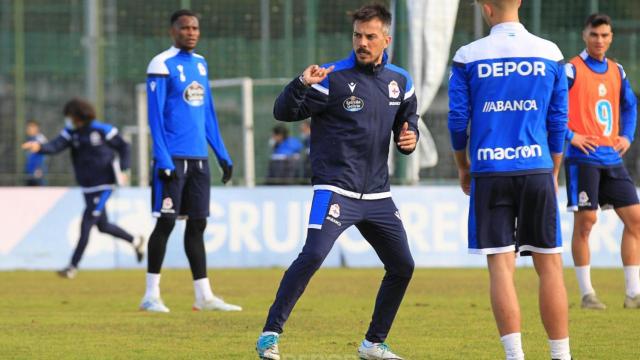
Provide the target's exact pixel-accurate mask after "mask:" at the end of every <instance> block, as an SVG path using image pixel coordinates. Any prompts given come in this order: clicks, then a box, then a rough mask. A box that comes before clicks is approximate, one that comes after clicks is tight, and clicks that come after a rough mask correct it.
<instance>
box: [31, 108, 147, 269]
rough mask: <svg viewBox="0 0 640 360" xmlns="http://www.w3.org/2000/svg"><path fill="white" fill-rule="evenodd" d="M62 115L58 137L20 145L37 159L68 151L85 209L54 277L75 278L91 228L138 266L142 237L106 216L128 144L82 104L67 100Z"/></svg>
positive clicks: (125, 162)
mask: <svg viewBox="0 0 640 360" xmlns="http://www.w3.org/2000/svg"><path fill="white" fill-rule="evenodd" d="M62 113H63V115H64V116H65V127H64V129H62V131H60V135H58V136H57V137H56V138H54V139H53V140H51V141H46V140H45V141H39V140H30V141H27V142H25V143H24V144H22V149H24V150H27V151H29V152H31V153H33V154H40V155H44V154H51V155H54V154H57V153H60V152H62V151H64V150H66V149H68V148H70V150H71V163H72V164H73V169H74V172H75V175H76V180H77V182H78V185H80V187H81V188H82V192H83V194H84V200H85V204H86V207H85V209H84V212H83V214H82V222H81V224H80V238H79V239H78V243H77V245H76V249H75V250H74V252H73V255H72V257H71V261H70V262H69V265H68V266H67V267H65V268H64V269H62V270H60V271H58V275H60V276H61V277H63V278H67V279H73V278H75V277H76V274H77V271H78V270H77V269H78V265H79V264H80V261H81V260H82V256H83V255H84V251H85V250H86V248H87V245H88V244H89V235H90V233H91V228H92V227H93V226H94V225H95V226H96V227H97V228H98V231H100V232H102V233H105V234H109V235H111V236H113V237H115V238H116V239H120V240H123V241H125V242H127V243H129V244H131V246H132V247H133V250H134V252H135V255H136V259H137V260H138V262H141V261H142V258H143V257H144V251H145V247H146V246H145V245H146V241H145V239H144V237H142V236H139V237H138V238H134V237H133V235H131V234H130V233H128V232H127V231H126V230H124V229H122V228H121V227H119V226H118V225H116V224H114V223H111V222H110V221H109V218H108V217H107V212H106V211H107V209H106V206H107V201H108V200H109V198H110V197H111V195H112V193H113V191H114V189H115V186H116V183H117V171H116V169H115V168H114V161H115V160H116V157H117V158H118V159H119V163H120V170H121V171H123V172H125V171H127V170H128V169H129V163H130V150H129V144H128V143H127V142H125V141H124V139H123V138H122V137H121V136H120V135H119V134H118V129H117V128H116V127H114V126H112V125H110V124H107V123H103V122H100V121H98V120H97V119H96V111H95V108H94V107H93V105H92V104H90V103H89V102H88V101H86V100H83V99H79V98H74V99H71V100H70V101H68V102H67V103H66V104H65V105H64V109H63V111H62Z"/></svg>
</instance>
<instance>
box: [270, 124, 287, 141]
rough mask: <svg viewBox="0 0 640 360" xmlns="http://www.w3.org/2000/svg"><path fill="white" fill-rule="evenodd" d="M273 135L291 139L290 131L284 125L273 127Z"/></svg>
mask: <svg viewBox="0 0 640 360" xmlns="http://www.w3.org/2000/svg"><path fill="white" fill-rule="evenodd" d="M273 135H282V137H283V138H285V139H286V138H288V137H289V129H288V128H287V127H286V126H284V125H276V126H274V127H273Z"/></svg>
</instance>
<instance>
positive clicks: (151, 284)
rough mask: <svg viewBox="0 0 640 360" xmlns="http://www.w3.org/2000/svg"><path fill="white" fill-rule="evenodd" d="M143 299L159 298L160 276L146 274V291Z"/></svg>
mask: <svg viewBox="0 0 640 360" xmlns="http://www.w3.org/2000/svg"><path fill="white" fill-rule="evenodd" d="M144 297H146V298H159V297H160V274H151V273H147V290H146V291H145V293H144Z"/></svg>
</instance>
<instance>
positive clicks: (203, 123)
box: [140, 10, 242, 312]
mask: <svg viewBox="0 0 640 360" xmlns="http://www.w3.org/2000/svg"><path fill="white" fill-rule="evenodd" d="M170 23H171V28H170V32H171V36H172V37H173V40H174V46H172V47H171V48H169V49H168V50H166V51H164V52H162V53H160V54H158V55H156V56H155V57H154V58H153V59H152V60H151V62H150V63H149V67H148V68H147V99H148V100H147V101H148V111H149V127H150V129H151V136H152V138H153V184H152V195H151V196H152V206H153V215H154V216H156V217H158V220H157V222H156V225H155V228H154V229H153V232H152V233H151V237H150V238H149V248H148V250H149V256H148V265H147V281H146V283H147V286H146V292H145V295H144V297H143V299H142V302H141V304H140V309H141V310H146V311H154V312H169V309H168V308H167V307H166V306H165V305H164V303H163V302H162V300H161V298H160V270H161V268H162V261H163V260H164V255H165V252H166V246H167V241H168V240H169V235H170V234H171V231H172V230H173V227H174V225H175V222H176V218H177V217H178V216H180V217H185V218H187V226H186V229H185V233H184V248H185V252H186V253H187V258H188V259H189V265H190V267H191V274H192V275H193V287H194V291H195V302H194V304H193V309H194V310H223V311H239V310H242V308H241V307H239V306H237V305H231V304H227V303H225V302H224V301H223V300H222V299H220V298H218V297H216V296H215V295H214V294H213V292H212V290H211V284H210V283H209V279H208V278H207V258H206V253H205V248H204V238H203V237H204V230H205V228H206V227H207V217H208V216H209V196H210V174H209V161H208V155H209V154H208V149H207V143H208V144H209V146H211V148H212V149H213V151H214V153H215V155H216V157H217V158H218V164H219V165H220V167H221V168H222V171H223V175H222V182H223V183H227V182H228V181H229V180H230V179H231V173H232V162H231V158H230V157H229V154H228V153H227V149H226V148H225V146H224V143H223V141H222V137H221V135H220V131H219V129H218V120H217V118H216V113H215V110H214V107H213V98H212V96H211V90H210V88H209V78H208V66H207V62H206V61H205V59H204V57H202V56H201V55H198V54H196V53H195V52H194V51H193V50H194V49H195V47H196V44H197V43H198V39H199V37H200V28H199V21H198V15H197V14H196V13H194V12H192V11H189V10H178V11H176V12H175V13H173V15H171V20H170Z"/></svg>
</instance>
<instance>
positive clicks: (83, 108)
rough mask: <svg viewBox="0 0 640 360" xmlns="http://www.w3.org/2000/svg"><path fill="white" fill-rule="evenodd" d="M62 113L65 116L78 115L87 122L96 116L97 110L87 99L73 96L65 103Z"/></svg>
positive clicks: (77, 116)
mask: <svg viewBox="0 0 640 360" xmlns="http://www.w3.org/2000/svg"><path fill="white" fill-rule="evenodd" d="M62 114H63V115H64V116H73V117H76V118H78V119H79V120H80V121H82V122H83V123H87V122H89V121H91V120H94V119H95V118H96V110H95V109H94V108H93V105H91V103H89V102H88V101H87V100H84V99H80V98H73V99H71V100H69V101H68V102H67V103H66V104H64V109H63V110H62Z"/></svg>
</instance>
